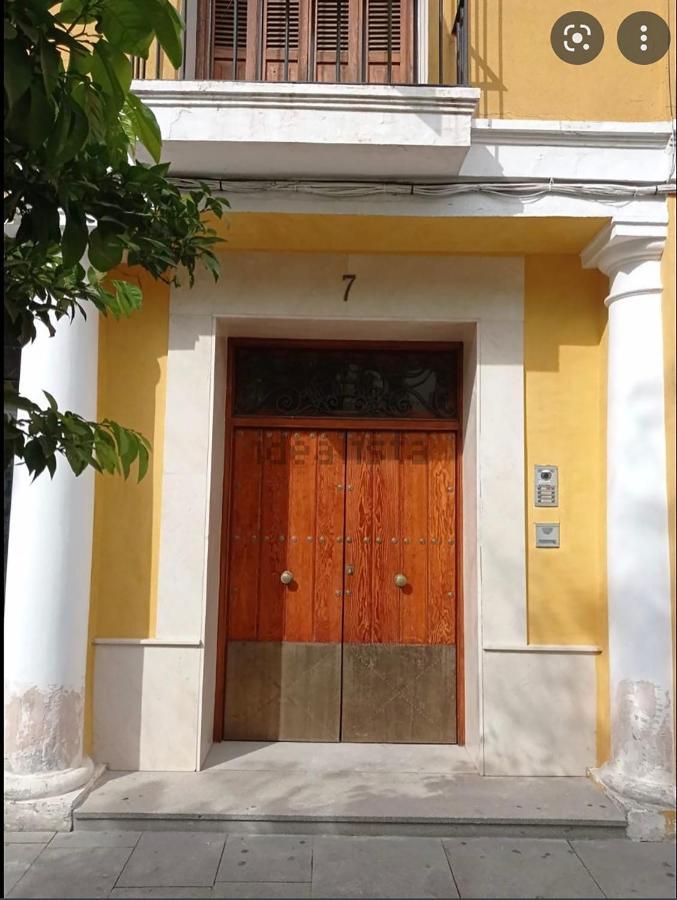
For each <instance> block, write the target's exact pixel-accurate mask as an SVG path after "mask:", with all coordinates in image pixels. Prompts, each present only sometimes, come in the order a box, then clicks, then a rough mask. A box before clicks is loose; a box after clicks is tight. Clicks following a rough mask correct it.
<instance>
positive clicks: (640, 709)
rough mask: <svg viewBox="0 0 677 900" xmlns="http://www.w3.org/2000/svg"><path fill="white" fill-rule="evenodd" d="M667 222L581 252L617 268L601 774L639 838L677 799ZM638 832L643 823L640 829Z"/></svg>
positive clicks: (589, 260) (630, 229)
mask: <svg viewBox="0 0 677 900" xmlns="http://www.w3.org/2000/svg"><path fill="white" fill-rule="evenodd" d="M665 239H666V228H665V226H663V225H660V224H659V225H647V224H636V223H612V224H611V225H610V226H609V227H608V228H607V229H605V231H604V232H603V233H602V234H600V235H599V236H598V237H597V238H596V239H595V240H594V241H593V242H592V244H591V245H590V246H589V247H588V248H587V249H586V250H585V251H584V252H583V254H582V259H583V265H584V267H586V268H591V267H598V268H600V269H601V270H602V271H603V272H604V273H605V274H607V275H608V276H609V286H610V292H609V296H608V297H607V299H606V305H607V307H608V310H609V331H608V348H609V349H608V354H609V358H608V383H607V575H608V599H609V666H610V688H611V742H612V756H611V759H610V760H609V762H608V763H607V764H606V765H605V766H603V767H602V768H601V769H599V770H597V772H596V773H595V775H596V777H597V778H598V779H599V780H600V781H601V782H602V783H603V785H604V786H606V788H607V789H609V790H610V791H611V792H612V793H613V794H615V795H616V796H617V799H619V800H621V802H623V804H624V805H625V807H626V808H627V809H628V812H629V826H630V834H631V836H637V837H644V838H648V837H656V836H658V837H659V836H660V832H662V831H664V830H665V827H666V826H665V817H664V816H663V815H662V814H661V810H669V809H671V808H673V806H674V801H675V770H674V734H673V716H672V703H673V686H672V681H673V675H672V673H673V668H672V638H671V632H672V625H671V610H670V561H669V537H668V506H667V499H668V498H667V469H666V434H665V393H664V384H663V371H664V362H663V335H662V313H661V292H662V286H661V268H660V260H661V255H662V252H663V247H664V245H665ZM633 830H634V832H633Z"/></svg>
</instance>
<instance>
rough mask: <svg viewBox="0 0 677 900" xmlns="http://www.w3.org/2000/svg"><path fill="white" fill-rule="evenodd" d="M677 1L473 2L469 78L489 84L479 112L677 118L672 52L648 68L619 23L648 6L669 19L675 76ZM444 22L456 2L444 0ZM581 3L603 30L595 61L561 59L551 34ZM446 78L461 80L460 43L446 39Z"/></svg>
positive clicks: (433, 32)
mask: <svg viewBox="0 0 677 900" xmlns="http://www.w3.org/2000/svg"><path fill="white" fill-rule="evenodd" d="M673 3H674V0H642V2H641V3H638V2H637V0H588V2H586V3H585V4H584V5H576V4H575V3H573V4H572V3H571V0H547V2H543V0H470V10H471V21H470V57H471V59H470V61H471V65H470V75H471V77H470V81H471V84H473V85H474V86H476V87H480V88H481V89H482V99H481V101H480V107H479V115H480V116H496V117H500V118H506V119H567V120H575V119H593V120H598V121H619V122H630V121H637V122H651V121H662V120H666V119H671V118H673V117H674V110H673V111H672V112H671V111H670V105H671V104H670V96H669V89H668V87H669V80H670V76H669V72H668V56H667V55H666V56H665V57H664V58H663V59H662V60H659V61H658V62H657V63H654V64H653V65H649V66H639V65H636V64H634V63H631V62H629V61H628V60H627V59H625V57H624V56H623V55H622V54H621V52H620V50H619V49H618V45H617V43H616V34H617V31H618V26H619V25H620V23H621V22H622V21H623V19H624V18H625V17H626V16H628V15H630V14H631V13H634V12H639V11H640V10H647V11H650V12H654V13H657V14H658V15H660V16H662V17H663V18H664V19H665V20H666V21H667V22H669V24H670V26H671V31H672V46H671V51H670V55H671V57H672V78H673V79H674V72H675V65H674V62H675V45H676V44H677V35H675V15H674V12H673V11H672V5H673ZM443 7H444V21H445V28H446V29H447V30H449V28H450V23H451V22H452V21H453V13H452V7H453V8H454V9H455V7H456V0H443ZM572 9H573V10H576V9H582V10H585V12H588V13H590V14H591V15H593V16H595V18H597V19H598V20H599V22H600V23H601V25H602V28H603V29H604V35H605V41H604V47H603V49H602V52H601V53H600V54H599V56H598V57H597V58H596V59H594V60H592V61H591V62H589V63H586V64H585V65H581V66H574V65H571V64H569V63H565V62H562V61H561V60H560V59H559V58H558V57H557V56H556V55H555V53H554V52H553V50H552V47H551V45H550V32H551V29H552V26H553V24H554V23H555V21H556V20H557V19H558V18H559V17H560V16H561V15H563V14H564V13H567V12H570V11H571V10H572ZM429 10H430V13H429V40H430V44H429V46H430V57H429V67H430V77H431V81H433V82H435V81H437V79H438V74H437V73H438V71H439V69H438V35H439V29H438V22H439V6H438V0H431V2H430V6H429ZM444 46H445V48H446V52H445V54H444V67H443V71H444V80H445V82H446V83H453V82H454V81H455V61H454V53H455V51H454V46H453V41H451V40H450V39H449V38H447V39H446V40H445V41H444Z"/></svg>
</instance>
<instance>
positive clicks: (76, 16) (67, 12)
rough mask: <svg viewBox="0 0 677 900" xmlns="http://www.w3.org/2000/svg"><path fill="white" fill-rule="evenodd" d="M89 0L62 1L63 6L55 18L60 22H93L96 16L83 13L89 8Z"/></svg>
mask: <svg viewBox="0 0 677 900" xmlns="http://www.w3.org/2000/svg"><path fill="white" fill-rule="evenodd" d="M87 5H88V4H87V0H62V3H61V6H60V7H59V10H58V11H57V13H56V15H55V16H54V18H55V19H56V20H57V21H59V22H66V23H70V22H83V23H84V22H93V21H94V20H95V18H96V17H95V16H93V15H92V14H91V13H83V9H84V8H85V6H87Z"/></svg>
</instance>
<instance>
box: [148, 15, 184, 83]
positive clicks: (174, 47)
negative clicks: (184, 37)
mask: <svg viewBox="0 0 677 900" xmlns="http://www.w3.org/2000/svg"><path fill="white" fill-rule="evenodd" d="M146 5H147V10H148V15H149V17H150V20H151V23H152V25H153V28H154V29H155V33H156V35H157V38H158V40H159V42H160V45H161V46H162V49H163V50H164V51H165V53H166V54H167V56H168V57H169V61H170V62H171V64H172V65H173V66H174V68H175V69H178V68H180V66H181V62H182V60H183V46H182V43H181V32H182V31H183V22H182V21H181V19H180V18H179V16H178V15H177V13H176V10H175V9H174V7H173V6H172V5H171V3H169V2H168V0H146Z"/></svg>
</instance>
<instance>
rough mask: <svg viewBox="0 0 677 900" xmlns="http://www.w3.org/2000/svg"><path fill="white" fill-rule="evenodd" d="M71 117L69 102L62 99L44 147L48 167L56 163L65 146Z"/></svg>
mask: <svg viewBox="0 0 677 900" xmlns="http://www.w3.org/2000/svg"><path fill="white" fill-rule="evenodd" d="M72 118H73V114H72V107H71V104H70V103H68V102H67V101H65V100H64V101H63V102H62V103H61V104H60V106H59V112H58V113H57V116H56V122H55V123H54V128H52V133H51V134H50V136H49V138H48V139H47V145H46V147H45V156H46V159H47V163H48V166H49V167H52V166H54V165H58V161H59V157H60V155H61V153H62V151H63V150H64V147H65V146H66V140H67V138H68V133H69V131H70V127H71V121H72Z"/></svg>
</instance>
